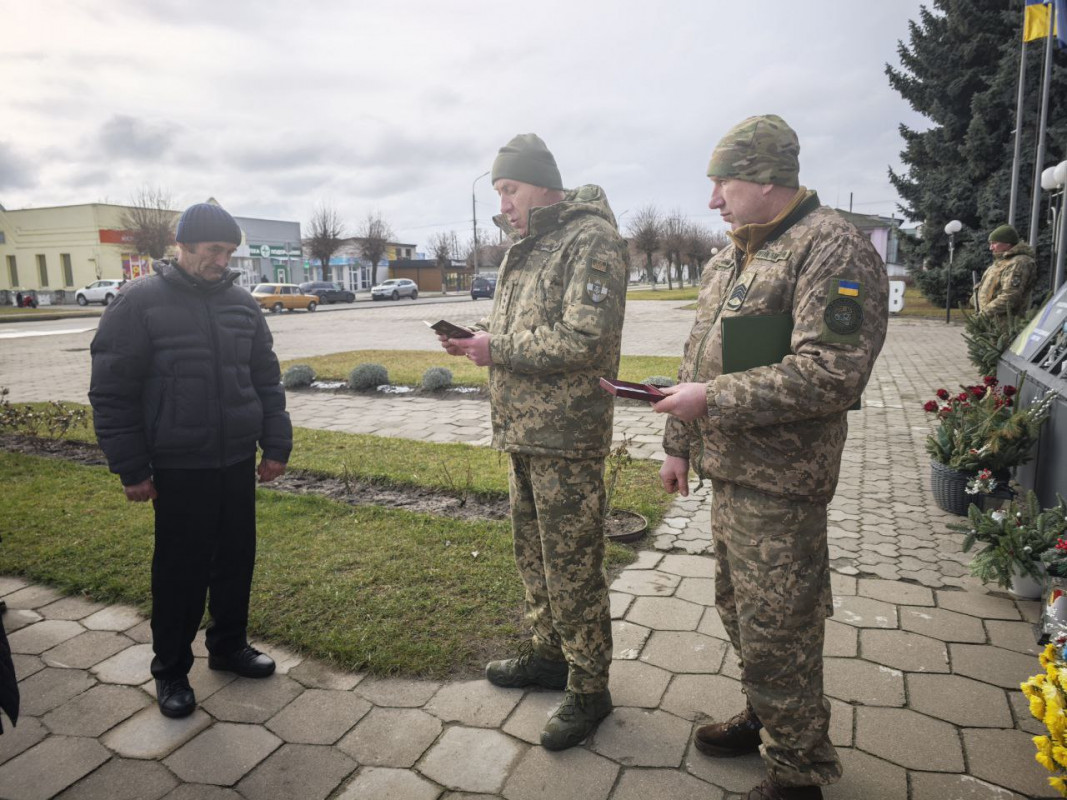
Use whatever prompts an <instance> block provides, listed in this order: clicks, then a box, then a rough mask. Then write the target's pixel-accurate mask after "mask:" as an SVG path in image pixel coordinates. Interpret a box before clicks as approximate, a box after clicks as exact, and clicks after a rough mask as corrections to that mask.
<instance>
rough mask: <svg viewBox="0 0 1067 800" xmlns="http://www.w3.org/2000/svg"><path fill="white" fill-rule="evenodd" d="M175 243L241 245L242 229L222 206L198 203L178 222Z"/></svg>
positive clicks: (188, 209)
mask: <svg viewBox="0 0 1067 800" xmlns="http://www.w3.org/2000/svg"><path fill="white" fill-rule="evenodd" d="M174 241H176V242H182V243H183V244H196V243H197V242H232V243H233V244H236V245H239V244H241V228H240V226H239V225H238V224H237V221H236V220H235V219H234V218H233V217H231V216H230V214H229V212H227V211H226V209H224V208H223V207H222V206H217V205H215V204H214V203H197V204H196V205H195V206H189V207H188V208H187V209H185V212H184V213H183V214H182V215H181V218H180V219H179V220H178V230H177V232H176V233H175V234H174Z"/></svg>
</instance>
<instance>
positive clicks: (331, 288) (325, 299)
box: [300, 281, 356, 303]
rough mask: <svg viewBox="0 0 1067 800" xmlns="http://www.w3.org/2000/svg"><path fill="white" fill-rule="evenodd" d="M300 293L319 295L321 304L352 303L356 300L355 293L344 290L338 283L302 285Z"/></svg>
mask: <svg viewBox="0 0 1067 800" xmlns="http://www.w3.org/2000/svg"><path fill="white" fill-rule="evenodd" d="M300 291H302V292H303V293H304V294H315V295H318V296H319V302H320V303H351V302H353V301H355V299H356V295H355V293H354V292H350V291H349V290H348V289H342V288H341V287H340V286H338V285H337V284H336V283H330V282H329V281H308V282H307V283H302V284H300Z"/></svg>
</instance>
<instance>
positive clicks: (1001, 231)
mask: <svg viewBox="0 0 1067 800" xmlns="http://www.w3.org/2000/svg"><path fill="white" fill-rule="evenodd" d="M989 242H990V244H992V243H993V242H1000V243H1001V244H1011V245H1015V244H1018V243H1019V234H1018V233H1017V232H1016V230H1015V228H1013V227H1012V226H1011V225H1001V226H1000V227H999V228H994V229H993V232H992V233H991V234H989Z"/></svg>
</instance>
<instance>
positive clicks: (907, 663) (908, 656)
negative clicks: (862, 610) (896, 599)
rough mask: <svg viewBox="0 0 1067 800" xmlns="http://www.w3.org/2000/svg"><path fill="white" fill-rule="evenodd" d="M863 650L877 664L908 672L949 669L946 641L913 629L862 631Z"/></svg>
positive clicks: (864, 656)
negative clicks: (923, 634) (911, 630)
mask: <svg viewBox="0 0 1067 800" xmlns="http://www.w3.org/2000/svg"><path fill="white" fill-rule="evenodd" d="M860 653H861V654H862V656H863V658H865V659H867V660H868V661H873V662H875V663H876V664H884V665H886V666H887V667H893V668H894V669H900V670H904V671H905V672H948V651H947V650H946V649H945V643H944V642H940V641H938V640H937V639H931V638H929V637H927V636H921V635H920V634H918V633H910V632H909V631H885V630H872V629H870V628H868V629H865V630H862V631H860Z"/></svg>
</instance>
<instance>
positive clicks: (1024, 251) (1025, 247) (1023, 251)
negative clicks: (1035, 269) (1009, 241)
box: [993, 242, 1034, 261]
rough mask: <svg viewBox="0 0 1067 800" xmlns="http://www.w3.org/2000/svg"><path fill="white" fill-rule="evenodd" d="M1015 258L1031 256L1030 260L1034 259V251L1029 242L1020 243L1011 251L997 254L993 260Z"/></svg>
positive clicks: (1013, 246)
mask: <svg viewBox="0 0 1067 800" xmlns="http://www.w3.org/2000/svg"><path fill="white" fill-rule="evenodd" d="M1015 256H1030V258H1033V257H1034V249H1033V248H1032V247H1030V245H1029V244H1028V243H1027V242H1019V243H1018V244H1016V245H1012V248H1011V249H1010V250H1005V251H1004V252H1003V253H997V254H995V255H994V256H993V260H994V261H1000V260H1001V259H1002V258H1014V257H1015Z"/></svg>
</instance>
